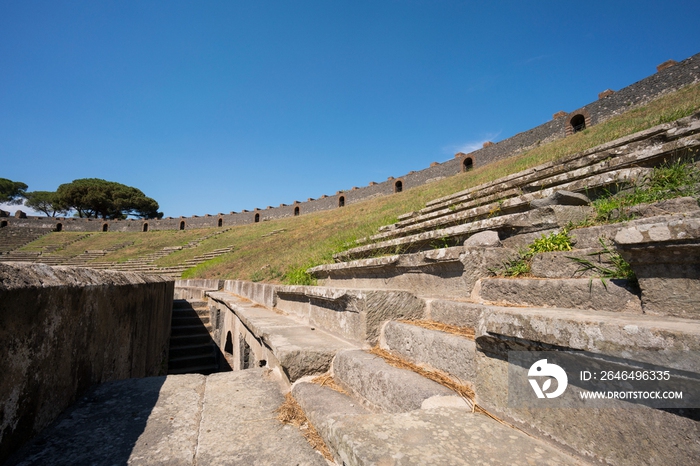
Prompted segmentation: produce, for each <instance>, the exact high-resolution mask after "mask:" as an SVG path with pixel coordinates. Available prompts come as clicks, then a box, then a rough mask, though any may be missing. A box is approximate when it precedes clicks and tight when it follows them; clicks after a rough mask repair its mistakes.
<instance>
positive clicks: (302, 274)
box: [282, 265, 317, 285]
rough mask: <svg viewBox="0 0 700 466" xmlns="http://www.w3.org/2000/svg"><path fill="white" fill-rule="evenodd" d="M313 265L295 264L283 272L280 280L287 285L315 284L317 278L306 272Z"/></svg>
mask: <svg viewBox="0 0 700 466" xmlns="http://www.w3.org/2000/svg"><path fill="white" fill-rule="evenodd" d="M311 267H313V265H306V266H295V267H292V268H291V269H289V270H288V271H287V273H285V274H284V276H283V278H282V281H283V282H284V283H285V284H287V285H316V284H317V280H316V278H314V276H313V275H311V274H310V273H309V272H307V270H308V269H310V268H311Z"/></svg>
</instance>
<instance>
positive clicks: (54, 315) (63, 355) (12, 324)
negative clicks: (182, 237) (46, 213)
mask: <svg viewBox="0 0 700 466" xmlns="http://www.w3.org/2000/svg"><path fill="white" fill-rule="evenodd" d="M173 285H174V282H173V281H172V279H168V278H166V277H160V276H153V275H141V274H135V273H120V272H111V271H99V270H91V269H83V268H70V267H49V266H46V265H40V264H16V265H14V264H12V265H11V264H1V263H0V403H1V404H0V463H3V461H4V460H5V459H6V458H7V456H8V455H10V454H11V453H12V452H13V451H15V450H17V449H18V448H19V447H20V446H21V445H22V444H23V443H25V442H26V441H27V440H29V439H30V438H31V437H32V436H34V435H35V434H36V433H38V432H39V431H40V430H41V429H43V428H44V427H46V426H47V425H48V424H50V423H51V422H52V421H53V420H54V419H56V417H57V416H58V415H59V414H60V413H61V412H62V411H63V410H64V409H65V408H66V407H68V406H69V405H70V404H71V403H72V402H73V401H75V400H76V399H77V398H78V397H79V396H80V395H81V394H82V393H83V392H85V391H86V390H87V389H88V388H89V387H90V386H92V385H94V384H98V383H102V382H106V381H109V380H116V379H124V378H130V377H146V376H152V375H158V374H161V373H165V370H166V368H167V355H168V344H169V338H170V320H171V312H172V302H173Z"/></svg>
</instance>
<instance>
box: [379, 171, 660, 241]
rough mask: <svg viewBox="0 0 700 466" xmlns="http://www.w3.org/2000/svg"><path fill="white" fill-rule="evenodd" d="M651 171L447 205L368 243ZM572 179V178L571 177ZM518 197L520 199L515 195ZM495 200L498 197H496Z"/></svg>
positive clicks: (510, 210) (522, 206)
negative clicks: (492, 199) (561, 192)
mask: <svg viewBox="0 0 700 466" xmlns="http://www.w3.org/2000/svg"><path fill="white" fill-rule="evenodd" d="M650 171H651V169H650V168H628V169H622V170H615V171H612V172H609V173H602V174H595V175H593V176H589V177H584V178H582V179H579V180H575V181H568V182H565V183H561V184H559V185H555V186H554V187H549V188H543V189H541V190H539V191H537V192H535V193H529V194H520V193H519V191H517V190H512V192H511V193H510V195H508V196H503V195H502V194H500V193H499V194H494V195H493V197H494V198H495V200H494V202H492V201H491V200H490V199H488V198H487V199H477V200H474V201H471V202H468V203H464V204H457V205H454V204H453V205H451V206H450V207H449V208H446V209H441V210H437V211H433V212H430V213H428V214H424V215H419V216H416V217H414V218H412V219H410V220H404V221H402V222H397V223H396V224H395V226H396V227H395V228H394V229H392V230H391V231H387V232H383V233H380V234H377V235H374V236H371V237H370V239H371V240H373V241H374V240H382V239H388V238H391V237H396V236H400V235H405V234H408V233H411V232H417V231H424V230H428V229H433V228H436V227H445V226H451V225H457V224H460V223H467V222H472V221H476V220H480V219H482V218H486V217H491V216H494V215H507V214H509V213H516V212H522V211H525V210H529V209H530V208H531V203H532V202H535V201H538V200H542V199H546V198H547V197H549V196H551V195H553V194H554V193H556V192H558V191H561V190H566V191H570V192H574V193H582V194H591V193H593V192H595V191H596V190H600V189H603V188H608V187H610V186H615V187H621V186H625V185H630V184H632V183H634V182H635V181H636V180H641V179H642V178H643V177H644V176H645V175H646V174H648V173H649V172H650ZM572 178H575V174H573V173H572ZM518 194H520V195H518ZM497 196H498V197H497Z"/></svg>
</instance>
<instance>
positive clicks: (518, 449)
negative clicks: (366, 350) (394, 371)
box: [292, 383, 585, 466]
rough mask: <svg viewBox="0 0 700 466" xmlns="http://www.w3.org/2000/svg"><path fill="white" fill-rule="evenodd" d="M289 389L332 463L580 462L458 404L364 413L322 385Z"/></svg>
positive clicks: (349, 400)
mask: <svg viewBox="0 0 700 466" xmlns="http://www.w3.org/2000/svg"><path fill="white" fill-rule="evenodd" d="M292 393H293V395H294V398H295V399H296V400H297V402H298V403H299V405H300V406H301V407H302V409H303V410H304V413H305V414H306V416H307V418H308V419H309V421H310V422H311V424H312V425H313V426H314V427H315V428H316V430H317V431H318V432H319V434H320V435H321V437H323V439H324V441H325V443H326V445H327V446H328V447H329V449H330V450H331V452H332V453H333V455H334V457H335V460H336V462H337V463H338V464H343V465H347V466H351V465H352V466H354V465H379V464H402V465H424V464H455V465H461V464H464V465H468V464H504V465H505V464H508V465H518V464H523V465H525V464H558V465H559V464H561V465H565V464H566V465H569V464H571V465H581V464H585V463H584V462H582V461H581V460H578V459H576V458H573V457H571V456H569V455H567V454H565V453H562V452H560V451H558V450H556V449H555V448H553V447H552V446H550V445H547V444H545V443H543V442H541V441H539V440H537V439H535V438H532V437H529V436H527V435H525V434H524V433H522V432H521V431H518V430H516V429H513V428H510V427H508V426H505V425H503V424H500V423H498V422H497V421H495V420H493V419H491V418H489V417H487V416H485V415H482V414H477V413H471V412H470V411H469V410H467V409H464V408H454V407H452V408H446V407H440V408H432V409H415V410H411V411H408V412H401V413H370V412H368V411H367V410H365V409H363V408H362V407H360V406H359V404H358V403H357V402H355V401H354V400H352V399H351V398H349V397H347V396H345V395H343V394H341V393H338V392H336V391H334V390H332V389H330V388H328V387H322V386H320V385H316V384H310V383H299V384H296V385H295V386H294V389H293V391H292Z"/></svg>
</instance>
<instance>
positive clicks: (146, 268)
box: [90, 227, 233, 278]
mask: <svg viewBox="0 0 700 466" xmlns="http://www.w3.org/2000/svg"><path fill="white" fill-rule="evenodd" d="M230 229H231V227H229V228H225V229H223V230H217V231H215V232H213V233H210V234H208V235H205V236H203V237H201V238H198V239H197V240H194V241H190V242H189V243H187V244H186V245H185V246H166V247H164V248H163V249H161V250H160V251H156V252H153V253H150V254H146V255H144V256H141V257H138V258H135V259H129V260H127V261H125V262H102V263H100V262H94V263H91V264H90V267H94V268H100V269H112V270H121V271H129V272H141V273H149V274H157V275H166V276H171V277H175V278H179V277H180V276H181V275H182V272H184V271H185V270H187V269H190V268H192V267H195V266H197V265H199V264H202V263H204V262H206V261H208V260H211V259H214V258H216V257H219V256H222V255H224V254H227V253H229V252H231V251H233V247H232V246H229V247H224V248H219V249H214V250H212V251H209V252H207V253H204V254H200V255H197V256H195V257H193V258H192V259H187V260H185V261H183V263H182V264H180V265H177V266H172V267H161V266H158V265H156V264H155V262H157V261H158V260H159V259H161V258H163V257H166V256H169V255H170V254H172V253H174V252H176V251H181V250H183V249H190V248H196V247H198V246H199V245H200V244H201V243H202V242H203V241H205V240H208V239H211V238H214V237H216V236H219V235H221V234H223V233H226V232H227V231H229V230H230Z"/></svg>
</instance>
